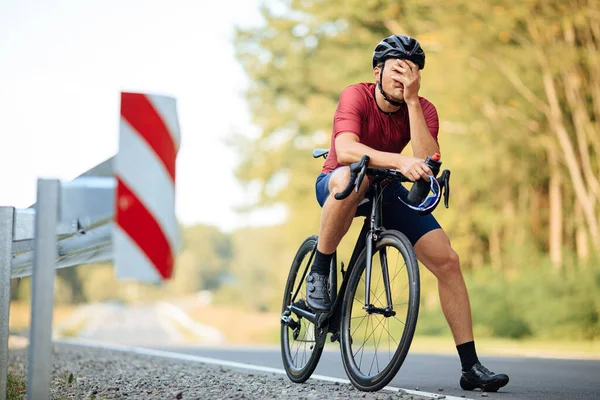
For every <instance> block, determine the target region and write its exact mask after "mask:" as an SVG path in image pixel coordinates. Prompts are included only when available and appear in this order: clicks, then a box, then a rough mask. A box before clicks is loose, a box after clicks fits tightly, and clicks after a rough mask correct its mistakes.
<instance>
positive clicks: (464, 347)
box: [456, 341, 479, 372]
mask: <svg viewBox="0 0 600 400" xmlns="http://www.w3.org/2000/svg"><path fill="white" fill-rule="evenodd" d="M456 350H458V356H459V357H460V363H461V364H462V370H463V371H464V372H467V371H468V370H470V369H471V368H472V367H473V365H475V363H476V362H478V361H479V359H478V358H477V352H476V351H475V342H472V341H471V342H467V343H463V344H459V345H458V346H456Z"/></svg>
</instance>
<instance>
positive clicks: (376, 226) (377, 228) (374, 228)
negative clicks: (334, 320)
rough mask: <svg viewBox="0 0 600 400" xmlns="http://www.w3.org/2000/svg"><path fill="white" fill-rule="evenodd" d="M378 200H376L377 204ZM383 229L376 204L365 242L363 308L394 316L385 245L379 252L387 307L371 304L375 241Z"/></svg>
mask: <svg viewBox="0 0 600 400" xmlns="http://www.w3.org/2000/svg"><path fill="white" fill-rule="evenodd" d="M378 189H379V185H378V184H375V193H376V194H377V193H378V192H379V190H378ZM376 203H377V202H374V204H376ZM382 232H383V229H382V228H381V215H380V213H379V210H378V208H377V207H375V205H374V206H373V208H372V211H371V229H369V231H368V232H367V234H366V237H365V242H366V247H367V260H366V262H367V265H366V266H365V269H366V276H365V305H364V307H363V309H364V310H365V311H366V312H367V313H368V314H381V315H383V316H384V317H392V316H394V315H396V312H395V311H394V307H393V306H392V291H391V288H390V275H389V270H388V264H387V253H386V251H385V247H384V248H382V249H381V251H380V252H379V261H380V263H381V275H382V277H383V287H384V288H385V298H386V301H387V307H385V308H380V307H375V306H374V305H373V304H371V271H372V269H373V248H374V245H375V243H377V241H379V240H380V239H381V236H380V235H381V233H382Z"/></svg>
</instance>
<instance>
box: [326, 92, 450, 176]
mask: <svg viewBox="0 0 600 400" xmlns="http://www.w3.org/2000/svg"><path fill="white" fill-rule="evenodd" d="M375 90H376V87H375V84H374V83H357V84H355V85H351V86H348V87H346V88H345V89H344V90H343V91H342V94H341V95H340V101H339V103H338V107H337V109H336V111H335V114H334V116H333V132H332V135H331V144H330V147H329V155H328V156H327V159H326V160H325V163H324V164H323V169H322V172H323V173H326V174H328V173H330V172H331V171H333V170H334V169H336V168H338V167H340V166H342V164H340V163H338V160H337V154H336V152H335V138H336V137H337V135H339V134H340V133H343V132H351V133H354V134H356V135H357V136H358V138H359V142H360V143H362V144H364V145H366V146H369V147H371V148H373V149H375V150H379V151H386V152H389V153H398V154H400V153H401V152H402V150H403V149H404V147H406V145H407V144H408V142H409V141H410V126H409V119H408V109H407V107H406V104H404V103H403V104H402V106H401V107H400V109H399V110H398V111H396V112H394V113H386V112H384V111H381V109H380V108H379V106H378V105H377V102H376V101H375ZM419 102H420V103H421V108H422V109H423V115H424V117H425V123H426V124H427V127H428V128H429V132H430V133H431V136H432V137H433V139H434V140H435V142H436V143H438V138H437V136H438V130H439V120H438V114H437V110H436V109H435V106H434V105H433V104H431V103H430V102H429V101H428V100H427V99H425V98H423V97H419Z"/></svg>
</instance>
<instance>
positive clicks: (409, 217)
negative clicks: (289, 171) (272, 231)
mask: <svg viewBox="0 0 600 400" xmlns="http://www.w3.org/2000/svg"><path fill="white" fill-rule="evenodd" d="M340 168H344V167H340ZM333 172H335V171H333ZM333 172H331V173H329V174H324V173H321V174H319V176H318V177H317V181H316V185H315V189H316V195H317V202H318V203H319V205H320V206H321V207H323V204H325V200H327V197H328V196H329V179H330V178H331V175H332V174H333ZM397 196H401V197H402V200H403V201H406V197H407V196H408V190H407V189H406V188H405V187H404V186H402V184H401V183H400V182H399V181H393V182H392V183H391V184H388V185H386V186H385V187H384V188H383V199H382V214H383V221H382V222H383V226H384V227H385V228H386V229H395V230H398V231H400V232H402V233H403V234H404V235H406V237H407V238H408V240H410V242H411V243H412V245H413V246H414V245H415V243H417V242H418V241H419V239H420V238H421V237H422V236H423V235H425V234H426V233H427V232H430V231H432V230H434V229H438V228H440V224H439V223H438V222H437V220H436V219H435V217H434V216H433V215H432V214H428V215H419V213H418V212H417V211H415V210H413V209H411V208H409V207H407V206H406V204H404V203H402V202H401V201H399V200H398V198H397ZM371 205H372V204H371V202H370V201H369V202H365V203H361V204H360V205H359V206H358V210H357V211H356V216H357V217H361V216H362V217H367V216H370V215H371Z"/></svg>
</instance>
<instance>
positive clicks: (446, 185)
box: [438, 169, 450, 208]
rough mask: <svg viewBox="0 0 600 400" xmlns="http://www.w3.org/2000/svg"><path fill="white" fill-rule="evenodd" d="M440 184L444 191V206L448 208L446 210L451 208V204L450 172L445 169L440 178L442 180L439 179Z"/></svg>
mask: <svg viewBox="0 0 600 400" xmlns="http://www.w3.org/2000/svg"><path fill="white" fill-rule="evenodd" d="M438 182H439V183H440V186H441V187H442V190H443V191H444V206H446V208H449V203H450V171H449V170H447V169H445V170H444V172H442V175H441V176H440V179H438Z"/></svg>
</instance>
